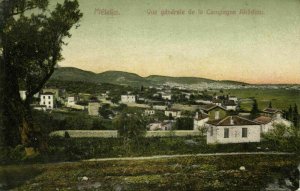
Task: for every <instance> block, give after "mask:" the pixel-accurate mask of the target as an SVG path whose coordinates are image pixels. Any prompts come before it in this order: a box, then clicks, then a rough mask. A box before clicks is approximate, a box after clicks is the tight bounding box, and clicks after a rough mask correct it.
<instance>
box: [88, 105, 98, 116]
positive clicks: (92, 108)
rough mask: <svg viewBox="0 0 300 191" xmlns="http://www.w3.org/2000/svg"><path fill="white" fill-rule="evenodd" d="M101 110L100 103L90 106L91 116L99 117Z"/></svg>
mask: <svg viewBox="0 0 300 191" xmlns="http://www.w3.org/2000/svg"><path fill="white" fill-rule="evenodd" d="M99 108H100V103H99V102H96V101H94V102H89V105H88V113H89V115H93V116H98V115H99Z"/></svg>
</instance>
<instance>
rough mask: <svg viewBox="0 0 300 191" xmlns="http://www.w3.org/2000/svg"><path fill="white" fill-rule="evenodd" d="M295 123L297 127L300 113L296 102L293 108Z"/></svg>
mask: <svg viewBox="0 0 300 191" xmlns="http://www.w3.org/2000/svg"><path fill="white" fill-rule="evenodd" d="M293 123H294V126H295V127H299V113H298V106H297V104H295V106H294V110H293Z"/></svg>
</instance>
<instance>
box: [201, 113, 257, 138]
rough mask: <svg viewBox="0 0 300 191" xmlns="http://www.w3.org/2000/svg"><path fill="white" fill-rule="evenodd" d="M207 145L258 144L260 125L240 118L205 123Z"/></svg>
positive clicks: (227, 118)
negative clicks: (206, 125)
mask: <svg viewBox="0 0 300 191" xmlns="http://www.w3.org/2000/svg"><path fill="white" fill-rule="evenodd" d="M207 124H208V129H207V135H206V136H207V144H214V143H220V144H227V143H250V142H260V140H261V125H260V123H257V122H255V121H251V120H248V119H245V118H242V117H240V116H227V117H225V118H224V119H221V120H217V121H209V122H207Z"/></svg>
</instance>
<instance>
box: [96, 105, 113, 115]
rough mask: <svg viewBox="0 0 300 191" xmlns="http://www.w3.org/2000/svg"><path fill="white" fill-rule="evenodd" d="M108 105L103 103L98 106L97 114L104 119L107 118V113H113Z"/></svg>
mask: <svg viewBox="0 0 300 191" xmlns="http://www.w3.org/2000/svg"><path fill="white" fill-rule="evenodd" d="M109 108H110V105H109V104H108V103H107V104H104V105H102V107H100V108H99V114H100V115H101V116H102V117H103V118H104V119H108V118H109V115H111V114H113V112H112V111H111V110H110V109H109Z"/></svg>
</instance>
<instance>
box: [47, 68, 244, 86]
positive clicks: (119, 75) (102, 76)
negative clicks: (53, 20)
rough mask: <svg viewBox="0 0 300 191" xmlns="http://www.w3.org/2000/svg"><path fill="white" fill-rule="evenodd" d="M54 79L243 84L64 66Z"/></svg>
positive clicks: (128, 82) (58, 70) (144, 83)
mask: <svg viewBox="0 0 300 191" xmlns="http://www.w3.org/2000/svg"><path fill="white" fill-rule="evenodd" d="M51 79H52V80H61V81H84V82H91V83H97V84H100V83H111V84H119V85H129V86H140V85H144V86H150V85H162V84H165V83H176V84H188V85H191V84H200V83H219V84H224V85H242V84H246V83H243V82H236V81H227V80H226V81H216V80H211V79H206V78H197V77H170V76H159V75H151V76H148V77H141V76H139V75H137V74H134V73H129V72H122V71H106V72H102V73H99V74H96V73H93V72H89V71H84V70H81V69H78V68H73V67H62V68H58V69H56V70H55V72H54V74H53V75H52V77H51Z"/></svg>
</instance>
